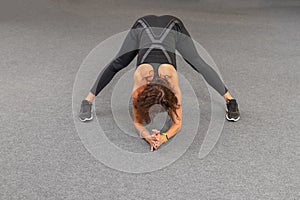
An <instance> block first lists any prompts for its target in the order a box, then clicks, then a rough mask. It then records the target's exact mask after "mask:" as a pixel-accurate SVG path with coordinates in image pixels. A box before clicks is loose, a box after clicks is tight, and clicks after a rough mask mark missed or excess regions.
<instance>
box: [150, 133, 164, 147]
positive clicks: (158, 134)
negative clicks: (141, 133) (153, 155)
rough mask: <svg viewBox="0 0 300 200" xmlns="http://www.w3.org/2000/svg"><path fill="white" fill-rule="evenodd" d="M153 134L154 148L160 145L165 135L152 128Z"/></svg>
mask: <svg viewBox="0 0 300 200" xmlns="http://www.w3.org/2000/svg"><path fill="white" fill-rule="evenodd" d="M152 133H153V135H154V136H155V139H156V142H155V145H154V148H155V149H158V148H159V147H160V145H162V144H163V143H165V142H166V137H165V136H164V135H162V134H160V131H158V130H156V129H153V130H152Z"/></svg>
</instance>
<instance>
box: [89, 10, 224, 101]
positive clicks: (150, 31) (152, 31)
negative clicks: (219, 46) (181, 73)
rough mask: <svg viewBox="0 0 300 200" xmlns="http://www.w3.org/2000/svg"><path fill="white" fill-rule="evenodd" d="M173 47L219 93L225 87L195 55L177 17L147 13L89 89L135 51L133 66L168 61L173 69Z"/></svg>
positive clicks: (99, 88) (122, 65) (105, 79)
mask: <svg viewBox="0 0 300 200" xmlns="http://www.w3.org/2000/svg"><path fill="white" fill-rule="evenodd" d="M158 32H160V33H158ZM175 49H176V50H177V51H178V52H179V53H180V54H181V56H182V57H183V59H184V60H185V61H186V62H187V63H188V64H189V65H190V66H191V67H192V68H193V69H194V70H196V71H197V72H199V73H200V74H202V76H203V77H204V79H205V80H206V81H207V82H208V84H210V85H211V86H212V87H213V88H214V89H215V90H216V91H217V92H218V93H219V94H220V95H222V96H223V95H224V94H225V93H226V92H227V91H228V90H227V88H226V87H225V85H224V84H223V82H222V80H221V79H220V77H219V76H218V74H217V73H216V72H215V71H214V70H213V68H211V67H210V66H209V65H208V64H207V63H206V62H205V61H204V60H203V59H202V58H201V57H200V56H199V54H198V52H197V50H196V48H195V45H194V43H193V40H192V39H191V37H190V34H189V32H188V31H187V30H186V28H185V27H184V25H183V23H182V21H181V20H180V19H178V18H176V17H174V16H171V15H163V16H155V15H147V16H144V17H141V18H139V19H138V20H137V21H136V22H135V23H134V25H133V26H132V28H131V30H130V31H129V32H128V34H127V36H126V38H125V40H124V42H123V44H122V46H121V48H120V50H119V52H118V54H117V55H116V57H115V58H114V59H113V60H112V61H111V62H110V63H108V64H107V65H106V67H105V68H104V69H103V70H102V71H101V72H100V74H99V75H98V78H97V80H96V82H95V83H94V85H93V87H92V89H91V90H90V92H91V93H93V94H94V95H95V96H97V95H98V94H99V93H100V92H101V91H102V89H103V88H104V87H105V86H106V85H107V84H108V83H109V82H110V81H111V80H112V78H113V77H114V76H115V74H116V73H117V72H119V71H120V70H121V69H123V68H125V67H127V66H128V65H129V64H130V62H131V61H132V60H133V59H134V58H135V56H136V55H138V58H137V66H139V65H140V64H142V63H161V64H163V63H168V64H172V65H173V66H174V67H175V69H177V66H176V54H175Z"/></svg>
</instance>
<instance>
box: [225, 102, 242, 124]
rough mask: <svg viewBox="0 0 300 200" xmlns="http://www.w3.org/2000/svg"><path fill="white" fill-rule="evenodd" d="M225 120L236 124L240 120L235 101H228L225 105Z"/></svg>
mask: <svg viewBox="0 0 300 200" xmlns="http://www.w3.org/2000/svg"><path fill="white" fill-rule="evenodd" d="M226 107H227V109H226V119H227V120H228V121H232V122H236V121H238V120H239V119H240V112H239V107H238V104H237V102H236V100H235V99H230V100H229V101H228V102H227V103H226Z"/></svg>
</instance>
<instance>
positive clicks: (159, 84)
mask: <svg viewBox="0 0 300 200" xmlns="http://www.w3.org/2000/svg"><path fill="white" fill-rule="evenodd" d="M142 87H143V86H142ZM155 104H157V105H160V107H161V108H162V109H161V110H159V112H162V111H167V112H168V114H169V116H172V115H171V114H172V112H173V113H175V114H176V117H178V115H177V112H176V109H178V108H179V107H180V105H179V104H178V99H177V97H176V96H175V94H174V92H173V91H172V89H170V86H169V83H168V81H167V80H166V79H163V78H160V77H158V78H154V79H153V80H152V81H151V82H149V83H148V84H147V85H146V86H144V89H143V90H142V91H141V92H140V93H139V94H138V96H137V98H135V99H133V106H134V107H135V108H136V110H137V116H138V120H139V121H140V123H146V124H149V123H150V122H151V117H150V115H151V113H150V108H151V107H152V106H154V105H155ZM172 120H173V119H172Z"/></svg>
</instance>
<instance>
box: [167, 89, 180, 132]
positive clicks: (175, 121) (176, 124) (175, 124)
mask: <svg viewBox="0 0 300 200" xmlns="http://www.w3.org/2000/svg"><path fill="white" fill-rule="evenodd" d="M174 92H175V96H176V97H177V99H178V104H179V105H180V106H179V108H177V109H176V113H177V115H178V116H176V114H175V113H174V112H172V115H171V116H170V117H171V118H172V125H171V127H170V128H169V130H167V131H166V132H165V133H166V134H167V136H168V138H171V137H173V136H174V135H176V134H177V133H178V131H179V130H180V129H181V125H182V105H181V91H180V88H179V86H178V85H176V86H175V87H174Z"/></svg>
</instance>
